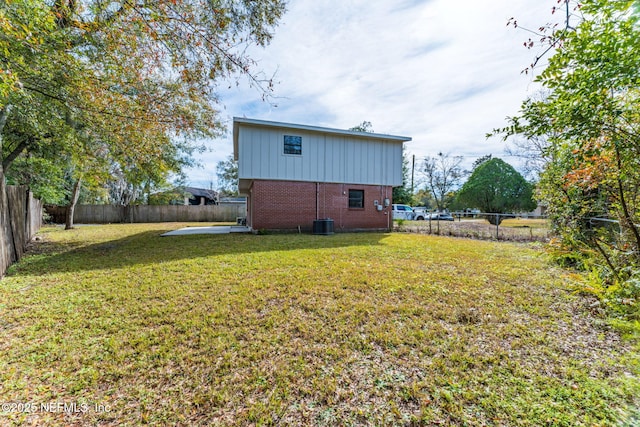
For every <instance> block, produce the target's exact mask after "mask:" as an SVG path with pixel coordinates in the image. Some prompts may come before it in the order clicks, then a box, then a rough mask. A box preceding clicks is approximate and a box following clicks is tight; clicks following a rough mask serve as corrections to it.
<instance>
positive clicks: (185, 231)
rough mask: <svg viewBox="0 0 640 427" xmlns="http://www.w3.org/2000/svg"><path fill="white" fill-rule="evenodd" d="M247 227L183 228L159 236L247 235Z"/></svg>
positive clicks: (248, 229)
mask: <svg viewBox="0 0 640 427" xmlns="http://www.w3.org/2000/svg"><path fill="white" fill-rule="evenodd" d="M250 231H251V229H250V228H249V227H245V226H241V225H231V226H229V225H217V226H213V227H185V228H181V229H179V230H173V231H168V232H166V233H164V234H161V235H160V236H162V237H167V236H187V235H190V234H229V233H249V232H250Z"/></svg>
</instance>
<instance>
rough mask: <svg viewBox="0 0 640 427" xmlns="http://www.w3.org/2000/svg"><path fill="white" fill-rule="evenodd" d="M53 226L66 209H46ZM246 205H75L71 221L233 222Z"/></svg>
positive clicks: (99, 222)
mask: <svg viewBox="0 0 640 427" xmlns="http://www.w3.org/2000/svg"><path fill="white" fill-rule="evenodd" d="M45 210H46V211H47V214H49V215H50V216H51V220H52V221H53V222H55V223H58V224H62V223H64V222H65V220H66V218H67V208H66V206H45ZM246 211H247V208H246V203H229V202H227V203H225V202H222V203H220V204H218V205H198V206H194V205H134V206H115V205H78V206H76V209H75V214H74V216H73V222H74V223H76V224H109V223H119V222H136V223H139V222H236V218H238V217H244V216H246Z"/></svg>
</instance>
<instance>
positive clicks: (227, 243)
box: [8, 230, 387, 276]
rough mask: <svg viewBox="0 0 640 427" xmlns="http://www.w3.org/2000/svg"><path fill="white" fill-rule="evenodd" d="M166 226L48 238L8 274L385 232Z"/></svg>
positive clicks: (288, 247)
mask: <svg viewBox="0 0 640 427" xmlns="http://www.w3.org/2000/svg"><path fill="white" fill-rule="evenodd" d="M165 231H166V230H153V231H145V232H141V233H137V234H132V235H128V236H126V237H123V238H119V239H113V240H104V241H101V242H99V243H94V244H82V243H80V242H77V241H76V242H57V241H45V242H36V243H35V244H32V246H31V248H30V250H29V251H28V252H27V256H26V257H25V258H23V259H22V260H21V261H20V262H19V263H18V264H16V265H14V266H12V267H11V269H10V270H9V272H8V275H9V276H20V275H25V276H34V275H44V274H52V273H59V272H62V273H65V272H76V271H77V272H80V271H89V270H104V269H116V268H123V267H128V266H134V265H149V264H154V263H162V262H171V261H177V260H183V259H195V258H204V257H216V256H222V255H229V254H237V255H243V254H255V253H260V252H271V251H298V250H305V249H325V248H340V247H348V246H371V245H378V244H380V241H381V240H382V239H383V238H384V237H385V236H387V235H386V234H384V233H354V234H351V233H339V234H334V235H330V236H324V235H312V234H270V235H262V236H259V235H253V234H238V233H232V234H200V235H198V234H196V235H186V236H171V237H161V236H160V234H162V233H164V232H165Z"/></svg>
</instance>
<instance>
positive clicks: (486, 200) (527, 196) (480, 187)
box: [457, 158, 536, 224]
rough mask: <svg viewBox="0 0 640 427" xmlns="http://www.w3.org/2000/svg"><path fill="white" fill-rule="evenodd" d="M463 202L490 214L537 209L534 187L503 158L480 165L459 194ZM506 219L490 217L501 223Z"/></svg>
mask: <svg viewBox="0 0 640 427" xmlns="http://www.w3.org/2000/svg"><path fill="white" fill-rule="evenodd" d="M457 199H458V201H459V203H461V204H463V205H466V206H468V207H473V208H478V209H480V210H482V211H483V212H488V213H509V212H521V211H531V210H533V209H535V207H536V203H535V201H534V200H533V188H532V186H531V184H529V183H528V182H527V181H526V180H525V179H524V178H523V177H522V175H520V174H519V173H518V171H516V170H515V169H514V168H513V167H512V166H511V165H509V164H508V163H506V162H504V161H503V160H502V159H499V158H492V159H490V160H486V161H484V162H483V163H481V164H479V165H478V166H477V167H476V168H475V170H474V171H473V173H472V174H471V176H470V177H469V179H468V180H467V182H465V183H464V184H463V185H462V188H460V191H458V194H457ZM501 219H502V217H500V216H497V215H496V216H490V217H489V222H491V223H492V224H499V223H500V222H501Z"/></svg>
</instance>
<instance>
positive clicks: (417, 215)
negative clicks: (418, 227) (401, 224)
mask: <svg viewBox="0 0 640 427" xmlns="http://www.w3.org/2000/svg"><path fill="white" fill-rule="evenodd" d="M427 218H429V213H428V212H427V208H425V207H424V206H416V207H414V208H413V219H414V220H415V221H424V220H425V219H427Z"/></svg>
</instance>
